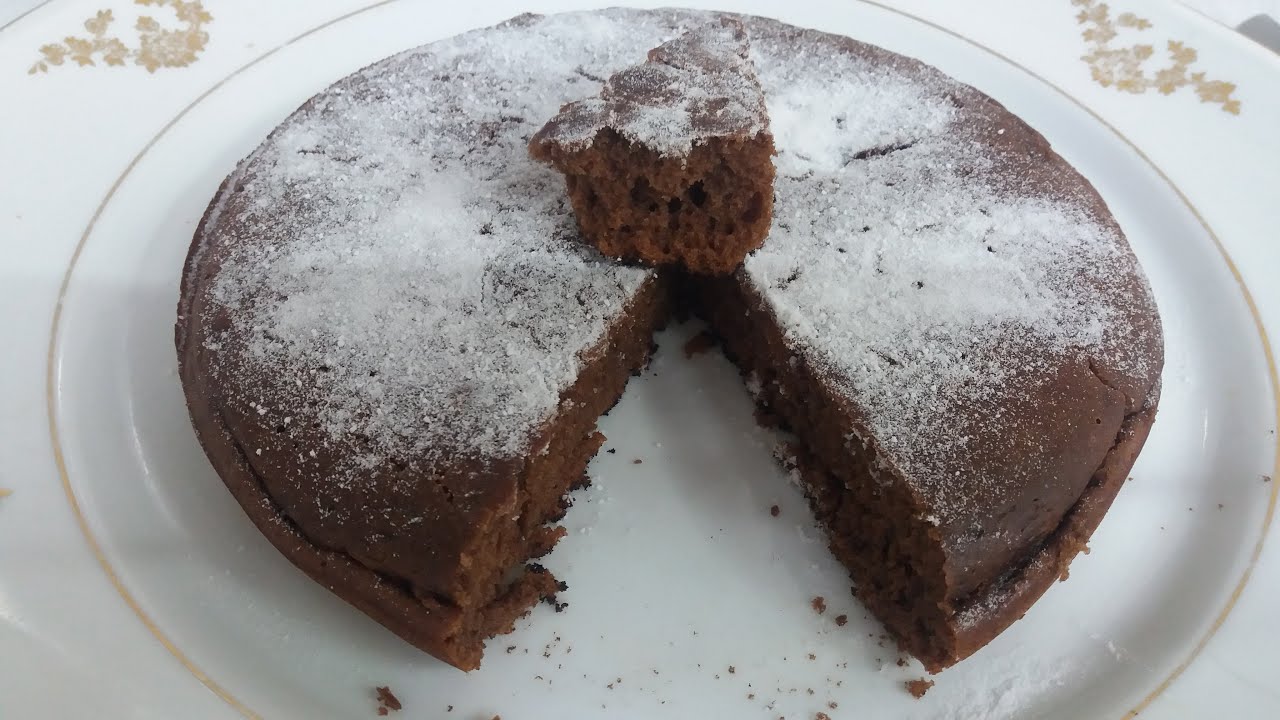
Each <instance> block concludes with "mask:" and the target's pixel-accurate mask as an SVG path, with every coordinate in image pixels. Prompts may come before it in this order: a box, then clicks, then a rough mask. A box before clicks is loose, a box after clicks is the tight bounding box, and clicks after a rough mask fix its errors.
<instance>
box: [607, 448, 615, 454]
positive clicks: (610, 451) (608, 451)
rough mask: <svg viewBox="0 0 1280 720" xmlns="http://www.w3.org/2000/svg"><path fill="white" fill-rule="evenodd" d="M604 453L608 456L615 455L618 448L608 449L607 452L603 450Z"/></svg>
mask: <svg viewBox="0 0 1280 720" xmlns="http://www.w3.org/2000/svg"><path fill="white" fill-rule="evenodd" d="M605 452H607V453H609V454H610V455H617V454H618V448H609V449H608V450H605Z"/></svg>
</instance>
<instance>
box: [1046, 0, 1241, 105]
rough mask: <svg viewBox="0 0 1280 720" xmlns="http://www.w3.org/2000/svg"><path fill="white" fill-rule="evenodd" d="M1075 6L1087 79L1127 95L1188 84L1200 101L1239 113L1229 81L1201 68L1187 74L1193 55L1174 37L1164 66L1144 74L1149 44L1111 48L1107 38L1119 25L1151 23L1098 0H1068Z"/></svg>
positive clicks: (1140, 26)
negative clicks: (1113, 11)
mask: <svg viewBox="0 0 1280 720" xmlns="http://www.w3.org/2000/svg"><path fill="white" fill-rule="evenodd" d="M1071 4H1072V5H1075V6H1076V7H1079V8H1080V12H1079V13H1077V14H1076V21H1077V22H1078V23H1080V24H1081V25H1083V26H1085V28H1084V30H1083V31H1081V33H1080V34H1081V36H1082V37H1083V38H1084V39H1085V42H1087V43H1089V45H1090V49H1089V52H1088V53H1087V54H1085V55H1083V56H1081V58H1080V59H1081V60H1084V61H1085V62H1086V63H1088V64H1089V69H1090V71H1091V72H1092V73H1093V79H1094V81H1096V82H1097V83H1098V84H1099V85H1101V86H1103V87H1114V88H1115V89H1117V90H1122V91H1124V92H1128V93H1134V94H1141V93H1144V92H1146V91H1148V90H1153V89H1154V90H1156V91H1158V92H1159V93H1160V94H1161V95H1172V94H1173V92H1174V91H1175V90H1177V89H1178V88H1181V87H1191V88H1194V89H1195V93H1196V95H1197V96H1199V97H1200V102H1203V103H1215V104H1217V105H1221V106H1222V109H1223V111H1225V112H1229V113H1231V114H1232V115H1239V114H1240V101H1239V100H1237V99H1235V98H1234V97H1232V93H1234V92H1235V89H1236V85H1235V83H1230V82H1226V81H1224V80H1209V79H1208V78H1206V77H1205V74H1204V73H1202V72H1190V70H1191V65H1192V64H1193V63H1195V61H1196V58H1197V57H1198V53H1197V52H1196V49H1195V48H1192V47H1187V45H1186V43H1183V42H1181V41H1179V40H1169V41H1168V42H1167V43H1166V47H1165V49H1166V50H1167V51H1168V53H1169V60H1170V64H1169V65H1168V66H1166V67H1164V68H1162V69H1160V70H1156V71H1154V72H1148V71H1147V70H1146V68H1145V67H1144V65H1145V64H1146V61H1147V60H1148V59H1150V58H1151V57H1152V56H1153V55H1154V54H1155V47H1154V46H1152V45H1149V44H1143V43H1138V44H1135V45H1130V46H1128V47H1115V46H1113V44H1112V43H1113V41H1114V40H1115V39H1116V37H1117V36H1118V35H1119V34H1120V30H1119V28H1131V29H1133V30H1136V31H1139V32H1142V31H1145V30H1149V29H1151V21H1150V20H1147V19H1146V18H1141V17H1138V16H1137V15H1134V14H1133V13H1130V12H1126V13H1120V14H1119V15H1116V16H1115V17H1112V15H1111V8H1109V7H1108V6H1107V4H1106V3H1104V2H1098V0H1071Z"/></svg>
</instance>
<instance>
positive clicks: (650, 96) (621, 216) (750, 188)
mask: <svg viewBox="0 0 1280 720" xmlns="http://www.w3.org/2000/svg"><path fill="white" fill-rule="evenodd" d="M529 152H530V153H531V154H532V155H533V157H535V158H537V159H539V160H542V161H544V162H548V163H550V164H551V165H553V166H555V167H556V168H557V169H558V170H560V171H561V172H563V173H564V174H565V181H566V184H567V185H568V190H569V198H570V200H571V201H572V203H573V208H574V211H575V213H576V214H577V218H578V226H579V228H580V229H581V231H582V235H583V237H584V238H585V239H586V240H587V242H588V243H590V244H592V245H594V246H595V247H596V248H597V249H599V250H600V252H602V253H604V254H605V255H607V256H609V257H612V258H622V259H629V260H637V261H640V262H642V263H645V264H649V265H679V266H682V267H684V268H685V269H686V270H688V271H690V272H694V273H699V274H711V275H723V274H726V273H729V272H732V271H733V270H734V268H736V267H738V265H740V264H741V263H742V260H743V258H745V257H746V256H747V254H748V253H750V252H751V251H752V250H755V249H756V248H758V247H760V245H761V243H762V242H764V236H765V234H766V233H767V232H768V229H769V222H770V215H771V212H772V208H773V188H772V185H773V176H774V170H773V163H772V155H773V137H772V135H771V134H770V133H769V121H768V117H767V115H766V112H765V103H764V96H763V94H762V93H761V90H760V83H759V82H758V81H757V80H756V75H755V69H754V67H753V66H752V64H751V61H750V60H749V59H748V58H747V37H746V33H745V31H744V30H743V28H742V24H741V23H740V22H738V21H737V20H733V19H723V20H721V21H718V22H715V23H712V24H709V25H706V26H704V27H701V28H697V29H694V30H691V31H689V32H687V33H685V34H684V35H681V36H680V37H678V38H676V39H675V40H672V41H671V42H668V43H666V44H664V45H661V46H659V47H657V48H654V49H653V50H651V51H650V52H649V59H648V62H645V63H643V64H641V65H636V66H633V67H630V68H627V69H625V70H623V71H621V72H619V73H617V74H616V75H613V76H612V77H610V78H609V79H608V81H607V82H605V84H604V87H603V88H602V89H601V92H600V95H599V96H597V97H593V98H589V99H587V100H581V101H578V102H574V103H570V104H568V105H566V106H564V107H563V108H561V111H560V113H559V114H558V115H556V116H555V117H554V118H552V119H551V121H550V122H548V123H547V125H546V126H544V127H543V128H542V130H540V131H539V132H538V133H537V134H536V135H535V136H534V137H533V140H532V142H530V144H529Z"/></svg>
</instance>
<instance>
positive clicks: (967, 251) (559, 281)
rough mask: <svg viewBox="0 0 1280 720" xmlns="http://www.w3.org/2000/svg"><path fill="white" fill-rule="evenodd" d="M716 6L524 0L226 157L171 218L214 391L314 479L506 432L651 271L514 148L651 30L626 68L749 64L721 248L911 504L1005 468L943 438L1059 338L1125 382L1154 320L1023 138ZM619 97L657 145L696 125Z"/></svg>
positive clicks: (1017, 403) (895, 66) (977, 97)
mask: <svg viewBox="0 0 1280 720" xmlns="http://www.w3.org/2000/svg"><path fill="white" fill-rule="evenodd" d="M716 18H717V16H712V15H706V14H700V13H684V12H673V11H661V12H640V11H627V10H610V11H603V12H591V13H575V14H565V15H553V16H547V17H531V16H526V17H522V18H519V19H517V20H516V21H513V22H510V23H507V24H504V25H502V26H498V27H496V28H490V29H487V30H481V31H476V32H472V33H468V34H465V35H462V36H459V37H457V38H453V39H449V40H445V41H441V42H438V43H434V44H432V45H429V46H426V47H424V48H420V49H417V50H413V51H409V52H407V53H404V54H402V55H399V56H396V57H393V58H390V59H388V60H385V61H383V62H381V63H378V64H377V65H374V66H372V67H370V68H367V69H365V70H362V71H359V72H357V73H356V74H354V75H352V76H350V77H349V78H347V79H345V80H343V81H340V82H339V83H337V84H336V85H334V86H333V87H331V88H330V89H329V90H327V91H325V92H323V93H321V94H320V95H318V96H316V98H314V99H313V100H312V101H311V102H309V103H308V104H307V105H306V106H304V107H303V108H302V109H300V110H299V111H298V113H296V114H295V115H294V116H293V117H291V118H290V119H289V120H288V121H287V122H286V123H285V124H283V125H282V126H281V127H280V128H278V129H277V131H276V132H275V133H273V135H272V136H271V137H270V138H269V139H268V140H267V142H266V143H264V144H263V145H262V146H261V147H260V148H259V149H258V150H257V151H256V152H255V153H254V154H253V155H252V156H251V157H250V158H248V159H247V160H246V161H245V162H244V163H242V165H241V166H240V167H239V168H238V169H237V170H236V172H235V173H234V175H233V177H232V178H231V180H230V181H229V183H228V185H227V186H226V188H225V189H224V191H223V192H222V193H220V195H219V197H218V199H217V201H216V203H215V205H214V207H213V208H211V211H210V214H209V215H208V216H207V218H206V224H205V227H204V230H203V233H202V235H199V236H198V237H197V242H198V243H199V246H198V248H197V251H198V253H199V254H200V255H199V256H198V257H196V258H195V260H196V262H193V264H192V267H193V270H194V271H198V272H208V273H209V275H208V277H209V280H208V281H207V282H198V283H196V284H197V285H198V286H200V287H201V290H200V291H201V292H202V293H203V296H202V300H200V302H198V303H197V305H196V306H195V309H196V311H198V312H201V313H203V314H204V316H205V317H204V325H205V326H206V327H207V328H208V330H207V332H206V335H207V337H206V339H205V348H206V358H207V360H206V362H207V363H208V366H209V371H210V372H211V373H212V374H213V375H214V376H215V377H217V379H218V380H219V382H220V384H221V386H222V387H224V388H231V390H228V391H227V392H229V393H231V394H230V395H229V396H228V398H227V402H228V403H231V404H234V405H237V406H243V408H241V410H243V411H244V412H245V413H246V414H247V416H248V417H250V418H256V420H257V421H258V422H261V423H262V424H263V425H264V426H267V427H270V426H280V427H284V426H289V425H290V424H291V423H301V424H304V425H305V426H306V427H309V428H315V429H316V432H315V433H313V436H314V437H316V438H317V440H316V442H320V443H323V444H326V445H331V446H333V447H338V448H342V449H344V453H343V457H344V458H345V460H344V462H345V463H346V465H345V466H344V468H345V469H342V470H341V471H340V472H338V474H337V476H336V477H335V478H334V482H335V483H350V482H357V481H359V479H360V478H361V477H363V473H364V471H366V470H368V469H369V468H371V467H373V466H375V465H377V464H379V463H385V462H387V461H388V460H390V459H395V458H400V459H404V458H412V459H414V460H415V461H421V462H425V463H428V464H430V463H433V462H436V461H438V460H444V459H447V458H450V457H454V456H457V455H464V456H468V457H477V458H480V459H495V460H496V459H503V458H508V457H515V456H518V455H520V454H522V453H526V452H528V451H529V450H531V448H530V447H529V443H530V439H531V435H532V434H533V432H534V431H535V430H536V429H537V428H538V427H540V426H541V425H542V424H543V423H545V422H546V421H547V420H549V419H550V418H551V417H552V416H553V415H554V413H555V412H556V409H557V405H558V402H559V397H560V394H561V393H562V392H563V391H564V390H565V389H566V388H567V387H568V385H569V384H570V383H571V382H572V381H573V380H574V379H575V377H576V376H577V373H578V372H579V370H580V368H581V367H582V354H583V353H585V352H588V351H589V350H590V349H591V348H592V347H594V346H595V345H596V344H597V343H598V342H599V341H600V339H601V338H602V337H603V333H604V331H605V328H606V326H607V324H608V323H609V322H610V320H611V319H612V318H615V317H617V316H618V315H619V314H620V313H622V312H623V311H624V309H625V306H626V304H627V302H628V301H629V300H630V299H631V298H633V297H635V295H636V293H637V292H638V290H639V289H640V288H641V287H642V285H643V284H644V283H645V282H646V280H647V279H648V278H650V277H652V274H651V272H650V271H647V270H642V269H638V268H632V267H626V266H619V265H615V264H612V263H609V262H606V261H604V260H603V259H602V258H600V257H599V256H597V255H596V254H595V253H594V252H593V251H591V250H588V249H585V247H584V246H582V245H581V244H580V243H579V242H578V239H577V236H576V230H575V225H574V220H573V217H572V214H571V211H570V209H569V206H568V203H567V200H566V198H565V194H564V187H563V181H562V179H561V177H560V176H559V175H558V174H557V173H555V172H554V171H552V170H550V169H549V168H545V167H543V166H540V165H538V164H536V163H534V162H533V161H532V160H530V159H529V157H528V154H527V151H526V147H527V144H528V142H529V139H530V138H531V137H532V136H533V134H534V131H535V130H537V128H538V127H539V126H541V125H542V123H543V120H544V119H545V118H548V117H551V116H553V115H554V114H556V112H557V110H558V108H560V107H561V106H562V105H564V104H565V103H567V102H569V101H571V100H574V99H577V98H582V97H589V96H592V95H600V96H601V98H602V99H601V101H600V102H604V103H607V102H608V100H607V98H608V97H609V93H610V92H611V91H609V90H608V88H601V86H600V78H609V77H612V76H615V75H617V74H618V73H620V72H624V71H625V70H626V68H628V67H632V66H633V65H634V63H636V62H637V61H638V60H640V59H642V58H644V57H646V52H647V51H648V50H649V49H650V48H654V47H658V46H660V45H662V44H663V43H670V41H672V40H675V42H674V43H670V44H668V45H665V46H663V47H662V48H660V49H659V50H658V51H655V52H654V54H653V56H652V59H651V61H650V62H648V63H645V64H644V65H642V66H640V67H643V68H649V67H650V66H652V71H653V72H657V73H659V74H660V75H661V76H662V77H666V76H667V74H671V75H672V77H685V75H686V74H688V75H690V76H692V75H694V74H695V73H692V71H691V69H692V68H700V67H703V66H704V65H706V64H711V65H714V66H720V65H724V66H732V67H734V68H738V69H736V70H734V71H732V72H725V73H712V75H717V76H721V77H723V78H732V79H733V82H734V83H737V82H738V81H739V80H741V81H742V82H747V78H748V77H749V76H748V75H747V73H746V71H745V70H743V68H748V67H754V68H755V69H756V71H758V80H757V78H756V76H755V74H754V72H755V71H753V73H752V74H751V75H750V83H756V82H758V83H759V86H760V87H761V88H762V89H763V94H764V98H765V102H766V103H767V107H768V117H769V120H768V122H769V124H770V129H771V131H772V133H773V135H774V142H775V146H776V148H777V151H778V155H777V157H776V165H777V170H778V176H777V180H776V183H775V195H776V197H775V205H774V220H773V226H772V229H771V231H770V234H769V237H768V239H767V240H766V242H765V245H764V247H763V248H762V249H761V250H760V251H758V252H757V253H756V254H755V255H753V256H751V257H750V258H748V260H747V262H746V264H745V266H744V268H743V270H741V271H740V272H741V273H743V275H742V277H743V278H745V279H746V281H747V282H749V284H750V285H751V286H752V287H754V288H756V290H757V291H758V292H759V294H760V295H761V297H762V298H763V300H764V301H765V303H766V304H767V305H768V306H769V308H770V309H771V310H772V311H773V313H774V314H775V315H776V317H777V318H778V320H779V321H780V323H781V324H782V326H783V328H784V331H785V334H786V337H787V339H788V342H790V343H791V344H792V345H793V346H794V347H796V348H802V349H804V350H805V354H806V355H807V356H808V357H809V358H811V360H812V362H814V363H815V365H816V366H817V367H818V368H819V369H820V370H821V372H822V373H823V375H824V377H826V378H827V379H828V380H829V384H830V385H831V386H832V387H833V388H835V390H836V392H837V393H838V394H839V396H840V400H841V402H845V403H847V404H848V405H849V406H850V407H852V408H854V409H855V411H856V413H855V414H856V415H857V416H858V417H859V427H858V428H857V429H856V430H855V432H854V436H853V437H851V438H850V442H855V441H859V442H874V443H875V444H876V449H877V451H878V453H879V455H880V457H882V458H883V459H884V460H886V461H887V462H890V463H893V464H894V465H895V466H896V467H897V468H898V469H900V470H901V471H902V473H903V474H904V475H905V476H906V477H907V478H908V481H909V482H911V483H912V484H913V487H915V489H916V490H917V491H918V493H919V494H920V495H921V497H922V498H923V499H924V500H925V501H926V503H927V504H928V505H929V506H930V507H933V508H934V510H935V513H936V514H937V516H938V517H937V521H938V522H940V523H947V524H955V523H961V522H963V521H964V519H965V518H966V517H967V516H969V515H971V514H972V513H974V512H977V511H978V509H976V508H975V507H974V503H975V502H977V501H975V500H974V498H975V497H977V494H976V493H974V492H973V488H975V487H985V488H986V489H987V490H988V491H990V492H999V490H1000V488H999V487H998V486H999V485H1000V484H1001V483H1016V482H1021V481H1023V480H1025V479H1026V478H1025V477H1018V476H1017V474H1016V473H1013V474H1007V475H1002V476H997V475H996V474H992V475H990V476H986V475H982V474H976V475H975V474H974V473H973V472H972V463H971V458H972V457H973V455H974V452H975V450H976V449H981V448H986V447H995V446H999V447H1014V445H1011V444H1010V443H1011V442H1012V441H1010V438H1015V439H1016V438H1022V437H1024V436H1025V435H1026V433H1025V431H1024V430H1023V429H1022V428H1023V425H1024V422H1025V416H1023V415H1018V414H1017V413H1012V412H1010V411H1009V408H1011V407H1025V405H1026V403H1025V397H1027V396H1028V395H1027V393H1028V392H1029V391H1030V390H1034V389H1036V388H1037V387H1039V385H1037V383H1041V384H1043V383H1042V382H1041V381H1042V380H1043V379H1044V378H1050V377H1052V376H1053V375H1054V372H1055V369H1056V368H1058V367H1060V366H1062V365H1064V364H1070V363H1088V366H1089V367H1090V368H1095V367H1096V368H1097V373H1098V375H1099V377H1105V378H1106V381H1107V382H1108V383H1110V384H1112V385H1115V386H1116V387H1118V388H1122V389H1123V390H1124V391H1125V392H1126V394H1129V395H1131V396H1134V397H1135V402H1137V403H1141V402H1142V401H1143V400H1145V397H1138V396H1139V395H1143V394H1144V393H1146V392H1150V391H1151V390H1152V389H1153V387H1155V380H1154V378H1153V377H1152V376H1153V374H1154V373H1155V372H1157V371H1158V365H1159V361H1158V357H1159V346H1160V342H1161V340H1160V337H1159V324H1158V320H1157V319H1156V315H1155V310H1154V303H1153V302H1152V300H1151V296H1150V291H1149V289H1148V288H1147V286H1146V284H1145V280H1143V278H1142V275H1141V272H1140V271H1139V270H1138V268H1137V265H1136V260H1135V259H1134V257H1133V255H1132V253H1131V252H1130V251H1129V250H1128V247H1127V244H1126V243H1125V241H1124V239H1123V236H1122V235H1121V234H1120V232H1119V230H1118V229H1117V228H1116V226H1115V224H1114V222H1113V221H1112V220H1110V218H1109V216H1108V215H1106V212H1105V208H1104V207H1101V205H1100V201H1099V200H1098V199H1097V198H1096V195H1093V194H1092V190H1091V189H1090V188H1089V187H1088V184H1087V183H1084V181H1083V180H1082V179H1080V178H1078V176H1076V175H1074V173H1072V172H1070V170H1069V168H1066V167H1065V165H1064V164H1063V163H1061V161H1060V160H1057V159H1056V158H1052V156H1051V155H1048V147H1047V145H1044V147H1043V148H1039V149H1038V146H1036V145H1035V143H1034V142H1031V140H1030V139H1029V136H1028V135H1027V133H1028V132H1030V131H1029V130H1028V129H1026V128H1025V126H1024V125H1021V124H1020V123H1019V122H1018V121H1016V119H1014V118H1012V116H1011V115H1009V113H1008V112H1007V111H1005V110H1004V109H1003V108H1001V107H1000V106H999V105H998V104H996V103H995V102H994V101H991V100H989V99H987V98H985V96H982V95H981V94H979V93H978V92H976V91H974V90H972V89H971V88H968V87H967V86H964V85H961V84H959V83H956V82H954V81H952V80H950V79H949V78H947V77H946V76H944V75H942V74H941V73H940V72H938V71H936V70H933V69H931V68H928V67H926V66H924V65H921V64H920V63H917V62H915V61H912V60H909V59H906V58H903V57H901V56H897V55H893V54H891V53H888V52H885V51H883V50H879V49H876V48H872V47H870V46H866V45H862V44H859V43H856V42H853V41H851V40H847V39H844V38H839V37H836V36H832V35H827V34H823V33H819V32H815V31H804V30H799V29H796V28H792V27H789V26H785V25H782V24H780V23H777V22H774V21H768V20H759V19H743V20H741V21H740V22H739V21H734V22H729V23H720V22H719V21H718V20H717V19H716ZM713 20H714V21H715V22H713ZM691 29H692V30H694V31H696V32H692V33H691V32H690V30H691ZM740 35H745V36H746V37H749V38H750V40H751V42H750V47H749V57H747V58H745V59H744V58H743V57H742V55H741V47H742V45H741V42H745V41H743V40H741V38H740V37H739V36H740ZM682 68H685V69H682ZM739 70H742V71H741V72H739ZM650 71H651V70H645V71H644V72H650ZM699 76H704V77H705V74H701V75H699ZM726 82H728V80H726ZM681 92H689V93H693V94H692V95H691V96H693V97H698V96H699V95H698V92H700V91H695V90H692V89H690V88H688V87H684V88H682V89H681ZM707 96H708V97H709V96H710V95H709V94H708V95H707ZM743 108H744V110H743V115H742V117H743V118H747V120H746V121H747V122H760V123H763V122H764V120H763V116H762V115H761V116H759V119H758V120H754V119H752V118H756V117H757V115H756V110H754V109H751V108H750V107H749V106H747V105H744V106H743ZM623 125H624V126H625V127H630V128H632V129H633V131H635V132H641V130H640V129H637V128H641V129H645V128H647V130H644V132H652V136H649V137H650V140H651V141H652V142H655V143H658V144H659V145H660V146H662V147H666V148H667V149H668V150H669V151H672V152H679V151H681V149H682V148H686V147H687V146H688V145H689V144H691V143H693V142H695V141H696V138H697V137H700V135H698V134H697V132H699V131H693V130H689V129H688V128H686V127H685V126H679V127H675V126H672V125H670V124H668V123H666V122H665V121H663V122H650V121H649V120H639V121H636V122H632V123H624V124H623ZM584 127H585V126H584ZM689 127H692V125H690V126H689ZM561 128H562V129H565V131H566V132H567V128H568V126H567V125H562V126H561ZM582 132H583V133H584V134H583V135H582V137H583V138H587V137H593V136H594V133H591V134H586V130H583V131H582ZM1032 135H1034V133H1032ZM566 137H568V136H566ZM637 137H640V136H637ZM1037 137H1038V136H1037ZM1046 158H1052V161H1051V162H1050V161H1049V160H1047V159H1046ZM1064 168H1065V170H1064ZM1027 412H1033V411H1032V410H1028V411H1027ZM250 450H252V449H250ZM1034 451H1035V448H1033V447H1028V456H1030V455H1033V454H1034ZM299 452H300V453H303V454H306V453H308V452H314V450H313V449H310V448H306V447H303V448H300V449H299ZM1034 470H1035V468H1033V467H1031V466H1030V465H1028V466H1027V467H1024V468H1022V469H1021V470H1019V472H1023V473H1024V474H1025V473H1031V472H1033V471H1034Z"/></svg>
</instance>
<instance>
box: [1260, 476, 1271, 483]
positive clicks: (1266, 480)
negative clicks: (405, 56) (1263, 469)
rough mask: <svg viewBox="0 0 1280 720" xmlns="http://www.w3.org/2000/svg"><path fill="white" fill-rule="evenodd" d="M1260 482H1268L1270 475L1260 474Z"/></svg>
mask: <svg viewBox="0 0 1280 720" xmlns="http://www.w3.org/2000/svg"><path fill="white" fill-rule="evenodd" d="M1262 482H1264V483H1269V482H1271V476H1270V475H1263V476H1262Z"/></svg>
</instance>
